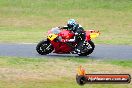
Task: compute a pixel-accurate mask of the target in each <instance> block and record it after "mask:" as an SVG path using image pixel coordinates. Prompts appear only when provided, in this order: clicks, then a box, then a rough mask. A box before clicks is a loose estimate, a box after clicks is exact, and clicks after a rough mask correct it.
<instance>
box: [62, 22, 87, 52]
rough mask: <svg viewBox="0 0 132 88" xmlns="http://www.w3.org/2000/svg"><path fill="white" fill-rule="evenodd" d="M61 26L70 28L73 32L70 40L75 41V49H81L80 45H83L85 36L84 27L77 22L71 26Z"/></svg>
mask: <svg viewBox="0 0 132 88" xmlns="http://www.w3.org/2000/svg"><path fill="white" fill-rule="evenodd" d="M62 28H63V29H67V30H70V31H72V32H74V33H75V36H74V39H73V41H70V42H77V46H76V48H75V50H79V51H81V46H82V45H83V43H84V41H85V36H86V34H85V32H84V29H83V28H82V27H81V26H80V25H79V24H76V26H75V27H73V28H69V27H68V26H66V27H62Z"/></svg>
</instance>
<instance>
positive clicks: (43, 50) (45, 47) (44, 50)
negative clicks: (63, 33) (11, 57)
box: [36, 40, 54, 55]
mask: <svg viewBox="0 0 132 88" xmlns="http://www.w3.org/2000/svg"><path fill="white" fill-rule="evenodd" d="M53 50H54V48H53V46H52V45H51V44H50V42H49V41H46V40H42V41H40V42H39V43H38V45H37V46H36V51H37V52H38V53H39V54H41V55H46V54H49V53H51V52H52V51H53Z"/></svg>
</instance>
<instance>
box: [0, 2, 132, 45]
mask: <svg viewBox="0 0 132 88" xmlns="http://www.w3.org/2000/svg"><path fill="white" fill-rule="evenodd" d="M71 7H72V8H71ZM131 12H132V1H131V0H125V1H124V0H70V1H68V0H56V1H54V0H48V1H47V0H28V1H27V0H0V42H38V41H40V40H42V39H43V37H46V35H44V33H45V34H46V33H47V30H48V29H50V28H52V27H56V26H61V25H65V24H66V23H67V20H68V19H69V18H74V19H76V20H77V21H78V22H79V23H80V24H81V25H82V26H84V29H86V30H87V29H96V30H100V31H101V36H100V37H99V38H98V39H97V40H95V42H96V43H101V44H129V45H132V43H131V41H132V35H131V33H132V30H131V29H132V25H131V23H132V13H131Z"/></svg>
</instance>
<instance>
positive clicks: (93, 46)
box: [78, 40, 95, 56]
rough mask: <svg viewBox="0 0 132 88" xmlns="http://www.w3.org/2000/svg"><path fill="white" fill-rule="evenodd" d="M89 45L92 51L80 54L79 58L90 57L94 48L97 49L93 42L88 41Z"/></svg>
mask: <svg viewBox="0 0 132 88" xmlns="http://www.w3.org/2000/svg"><path fill="white" fill-rule="evenodd" d="M88 43H89V44H90V46H91V49H89V50H87V51H86V52H84V53H81V54H78V55H79V56H87V55H89V54H91V53H92V52H93V50H94V48H95V45H94V43H93V42H92V41H91V40H90V41H88Z"/></svg>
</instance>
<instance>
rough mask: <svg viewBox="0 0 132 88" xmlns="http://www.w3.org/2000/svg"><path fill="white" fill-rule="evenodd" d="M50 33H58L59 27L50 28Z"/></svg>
mask: <svg viewBox="0 0 132 88" xmlns="http://www.w3.org/2000/svg"><path fill="white" fill-rule="evenodd" d="M51 33H54V34H59V33H60V29H59V28H57V27H56V28H52V29H51Z"/></svg>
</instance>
